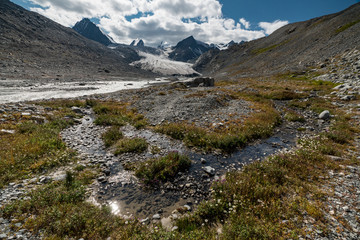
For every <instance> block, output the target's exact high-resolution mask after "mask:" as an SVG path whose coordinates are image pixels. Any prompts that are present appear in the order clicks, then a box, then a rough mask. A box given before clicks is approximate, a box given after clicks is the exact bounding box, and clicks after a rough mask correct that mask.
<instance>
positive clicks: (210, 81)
mask: <svg viewBox="0 0 360 240" xmlns="http://www.w3.org/2000/svg"><path fill="white" fill-rule="evenodd" d="M185 84H186V86H188V87H213V86H215V79H214V78H210V77H206V78H195V79H192V80H190V81H187V82H185Z"/></svg>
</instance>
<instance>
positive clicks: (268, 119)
mask: <svg viewBox="0 0 360 240" xmlns="http://www.w3.org/2000/svg"><path fill="white" fill-rule="evenodd" d="M261 108H262V111H261V112H258V113H254V114H253V115H251V116H250V117H249V118H247V119H246V120H245V121H243V122H239V121H233V122H231V123H229V124H228V127H227V128H226V129H225V130H219V131H216V130H209V129H205V128H201V127H197V126H193V125H189V124H187V123H165V124H162V125H160V126H157V127H156V128H155V130H156V131H157V132H160V133H163V134H166V135H168V136H170V137H172V138H174V139H179V140H183V141H184V143H185V144H186V145H187V146H189V147H197V148H201V149H204V150H206V151H213V150H216V149H219V150H222V151H223V152H227V153H230V152H233V151H235V150H236V149H238V148H239V147H243V146H245V145H246V144H247V143H248V142H250V141H252V140H255V139H259V138H264V137H267V136H270V135H271V133H272V131H273V129H274V128H275V127H276V126H277V125H278V124H279V123H280V115H279V113H278V112H277V111H276V110H275V109H273V108H272V106H271V105H268V104H265V105H262V106H261Z"/></svg>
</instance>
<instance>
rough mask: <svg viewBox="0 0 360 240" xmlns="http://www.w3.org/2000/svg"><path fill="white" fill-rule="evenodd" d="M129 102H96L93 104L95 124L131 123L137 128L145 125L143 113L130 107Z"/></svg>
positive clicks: (117, 124)
mask: <svg viewBox="0 0 360 240" xmlns="http://www.w3.org/2000/svg"><path fill="white" fill-rule="evenodd" d="M128 105H129V104H127V103H120V102H98V103H97V104H93V110H94V112H95V113H96V116H97V117H96V119H95V124H97V125H102V126H119V127H120V126H124V125H126V124H128V123H129V124H131V125H133V126H135V127H136V128H137V129H139V128H143V127H145V126H146V125H147V121H146V119H145V118H144V116H143V115H141V114H138V113H137V111H136V110H135V109H130V108H129V106H128Z"/></svg>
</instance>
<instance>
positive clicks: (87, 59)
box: [0, 0, 360, 78]
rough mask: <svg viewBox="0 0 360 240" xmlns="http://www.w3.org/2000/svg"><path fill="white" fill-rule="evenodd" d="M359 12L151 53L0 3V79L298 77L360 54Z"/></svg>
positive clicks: (87, 26) (137, 44) (142, 45)
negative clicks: (350, 54)
mask: <svg viewBox="0 0 360 240" xmlns="http://www.w3.org/2000/svg"><path fill="white" fill-rule="evenodd" d="M359 13H360V3H358V4H355V5H353V6H351V7H350V8H348V9H346V10H344V11H341V12H339V13H335V14H331V15H327V16H323V17H318V18H314V19H311V20H308V21H304V22H298V23H293V24H289V25H286V26H284V27H282V28H280V29H278V30H277V31H275V32H274V33H272V34H271V35H270V36H268V37H264V38H261V39H257V40H254V41H250V42H241V43H234V42H233V41H231V42H229V43H228V44H218V45H216V44H207V43H204V42H201V41H198V40H196V39H195V38H194V37H193V36H190V37H187V38H186V39H184V40H182V41H180V42H179V43H178V44H176V45H175V46H169V45H168V44H166V42H165V41H164V42H162V43H161V44H160V45H159V47H157V48H153V47H148V46H146V42H144V41H143V40H142V39H136V40H134V41H133V42H132V43H131V44H129V45H128V44H121V43H115V42H114V41H113V39H111V37H109V36H108V35H107V34H106V33H104V32H103V31H102V30H101V29H100V28H99V27H98V26H96V24H94V23H92V22H91V21H90V20H89V19H83V20H82V21H80V22H78V23H76V24H75V26H74V29H71V28H67V27H64V26H62V25H60V24H57V23H55V22H53V21H52V20H50V19H48V18H46V17H44V16H41V15H40V14H37V13H34V12H30V11H27V10H25V9H24V8H22V7H20V6H18V5H16V4H14V3H12V2H10V1H9V0H1V1H0V67H1V71H0V77H2V78H3V77H8V76H12V77H17V78H34V77H36V78H39V77H40V78H61V77H64V76H73V77H74V78H77V77H82V78H83V77H86V78H95V77H97V76H98V77H106V76H122V77H126V76H135V77H144V76H150V77H153V76H157V75H158V74H167V75H179V74H182V75H187V76H193V75H197V74H198V73H202V74H205V75H212V76H227V77H229V76H232V77H240V76H253V75H264V74H269V75H270V74H277V73H280V72H281V73H284V72H293V71H303V70H306V69H308V68H310V67H316V66H317V65H318V64H319V63H321V62H324V61H326V60H327V59H329V58H331V57H334V56H336V55H338V54H341V53H343V52H344V51H347V50H349V49H353V48H357V49H359V50H360V37H359V36H360V15H359ZM75 30H76V31H75ZM179 62H180V63H179ZM183 63H185V64H183ZM193 63H194V65H193ZM191 67H192V68H193V69H195V70H196V71H194V70H192V69H191ZM154 73H157V74H154Z"/></svg>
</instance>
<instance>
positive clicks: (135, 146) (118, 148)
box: [114, 137, 148, 155]
mask: <svg viewBox="0 0 360 240" xmlns="http://www.w3.org/2000/svg"><path fill="white" fill-rule="evenodd" d="M114 146H115V155H118V154H122V153H130V152H133V153H142V152H144V151H145V150H146V149H147V147H148V143H147V142H146V140H145V139H143V138H138V137H136V138H123V139H120V140H118V141H117V142H116V143H115V145H114Z"/></svg>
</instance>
